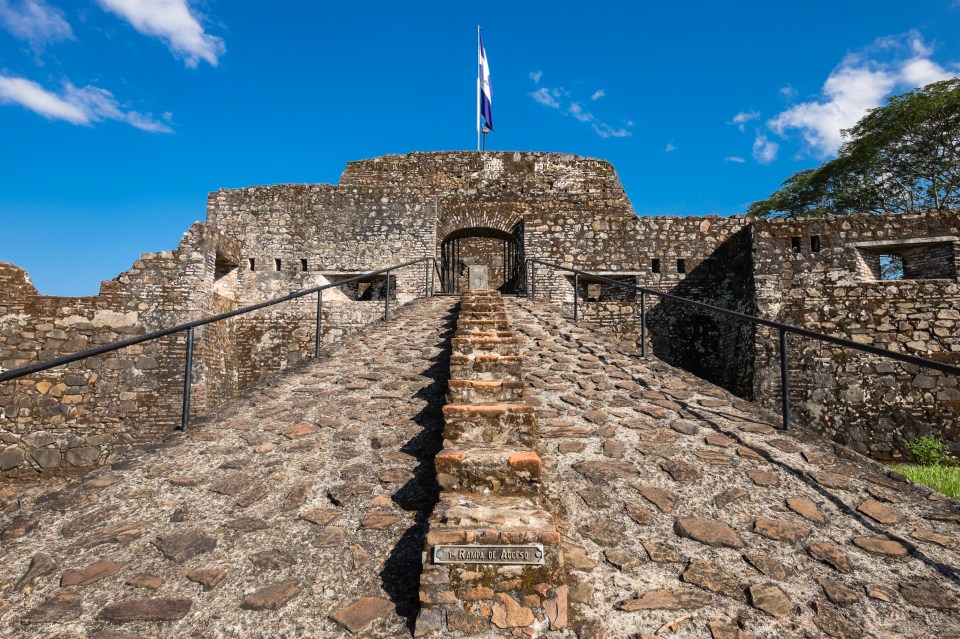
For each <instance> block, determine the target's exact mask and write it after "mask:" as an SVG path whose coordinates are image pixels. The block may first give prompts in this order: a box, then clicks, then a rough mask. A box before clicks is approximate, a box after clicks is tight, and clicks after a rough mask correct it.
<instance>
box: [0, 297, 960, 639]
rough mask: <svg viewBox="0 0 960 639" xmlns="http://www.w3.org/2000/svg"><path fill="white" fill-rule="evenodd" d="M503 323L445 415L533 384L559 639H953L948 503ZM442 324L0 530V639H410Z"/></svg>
mask: <svg viewBox="0 0 960 639" xmlns="http://www.w3.org/2000/svg"><path fill="white" fill-rule="evenodd" d="M504 302H505V307H506V314H507V315H508V316H509V318H510V325H509V328H510V329H511V330H513V331H514V332H515V333H516V334H517V335H516V337H517V340H518V341H519V344H518V348H517V353H518V354H517V355H509V354H507V355H499V354H494V353H490V354H489V355H482V356H481V354H477V355H476V356H475V357H473V358H472V359H470V358H467V360H462V359H461V360H458V359H456V358H455V359H454V361H453V362H452V366H453V370H454V371H458V376H459V377H460V378H461V379H471V375H472V376H473V377H472V379H476V380H486V381H494V377H495V376H494V373H496V376H497V377H498V378H499V379H501V380H505V383H504V384H503V386H502V387H501V388H499V389H494V388H488V387H485V386H484V385H482V384H481V385H469V386H463V387H461V389H460V390H451V392H452V393H461V395H459V396H458V397H460V398H461V399H470V398H473V399H472V400H471V401H481V400H483V399H484V398H485V397H488V395H486V394H487V393H505V395H496V396H497V397H501V398H503V397H506V398H507V399H510V398H511V395H510V393H512V392H515V390H514V389H515V386H514V385H512V384H507V383H506V382H508V381H515V382H516V381H522V385H523V393H524V402H525V403H527V404H529V405H531V406H533V408H534V411H535V413H534V418H535V422H536V424H537V425H538V431H537V437H538V442H537V444H536V446H535V450H536V452H538V453H539V455H540V457H541V459H542V474H541V481H540V482H539V483H538V484H537V486H538V488H539V491H540V492H539V493H538V495H539V500H540V503H541V504H542V505H543V507H544V510H546V511H548V512H549V513H550V515H551V517H552V521H553V523H554V525H556V526H557V527H558V529H559V533H560V536H561V537H560V547H561V549H562V551H563V562H564V568H565V576H566V584H567V587H568V588H569V620H568V628H569V630H567V631H566V632H568V633H569V632H576V633H577V635H578V636H579V637H581V638H583V639H587V638H598V637H609V638H611V639H613V638H624V639H625V638H628V637H630V638H632V637H640V638H643V637H650V636H656V637H689V638H712V639H728V638H731V639H732V638H737V639H741V638H742V637H750V638H753V639H760V638H780V637H803V638H807V637H809V638H821V637H853V638H857V637H876V638H900V637H904V638H917V639H919V638H929V637H936V638H937V639H949V638H951V637H954V638H956V637H960V609H958V606H960V587H958V585H957V583H958V577H957V572H958V567H960V505H958V504H957V502H954V501H951V500H947V499H945V498H943V497H942V496H940V495H937V494H935V493H931V491H930V490H929V489H925V488H923V487H919V486H916V485H914V484H910V483H909V482H907V481H906V480H904V479H903V478H901V477H898V476H897V475H895V474H891V473H888V472H887V471H886V469H885V468H884V467H883V466H881V465H879V464H875V463H873V462H870V461H868V460H865V459H864V458H862V457H860V456H858V455H855V454H853V453H851V452H849V451H847V450H846V449H843V448H841V447H834V446H832V445H830V444H829V443H825V442H823V441H822V440H820V439H815V438H812V437H807V436H805V435H803V434H795V435H794V434H784V433H782V432H780V431H777V430H775V429H774V428H773V425H774V423H775V421H774V420H773V419H771V418H770V417H769V415H767V414H765V413H762V412H760V411H758V410H757V409H756V407H755V406H753V405H752V404H749V403H747V402H743V401H740V400H738V399H737V398H735V397H733V396H731V395H730V394H728V393H726V392H725V391H723V390H720V389H718V388H716V387H714V386H712V385H710V384H707V383H706V382H703V381H702V380H699V379H697V378H695V377H693V376H690V375H688V374H686V373H683V372H682V371H678V370H676V369H673V368H671V367H669V366H667V365H665V364H663V363H662V362H659V361H657V360H655V359H649V360H641V359H640V358H639V357H638V355H637V353H635V352H633V351H631V350H629V349H627V348H625V347H620V346H618V345H616V344H615V342H613V341H612V340H611V338H610V336H609V335H608V334H606V333H604V332H602V331H600V330H599V329H596V328H591V327H589V326H587V325H582V326H579V327H577V326H575V325H573V324H572V323H571V322H570V321H568V320H567V319H565V318H563V317H561V316H560V314H559V313H558V312H557V311H556V309H554V308H553V307H550V306H546V305H543V304H542V303H537V304H536V305H533V304H531V303H530V302H528V301H526V300H513V299H510V298H507V299H505V300H504ZM452 311H453V307H452V302H451V301H448V300H446V299H434V300H429V301H421V302H416V303H413V304H411V305H408V306H407V307H404V309H403V310H402V311H401V312H400V313H398V314H397V316H396V318H395V320H394V321H392V322H391V323H390V324H387V325H382V324H381V325H377V326H374V327H371V328H370V329H369V330H368V331H367V332H365V333H364V334H363V335H360V336H357V337H354V338H352V339H350V340H348V341H346V342H344V343H343V344H341V345H339V346H336V347H334V348H333V352H331V353H330V355H331V356H330V357H327V358H325V359H322V360H320V361H318V362H314V363H309V364H306V365H304V366H302V367H300V368H298V369H295V370H291V371H290V372H288V373H287V374H285V375H283V376H282V377H280V378H278V379H277V380H276V381H275V382H273V383H271V384H269V385H264V386H260V387H258V388H257V389H254V391H253V392H252V393H250V394H249V395H248V396H247V397H246V398H241V399H238V400H235V401H234V403H233V404H231V405H230V406H228V407H225V408H224V409H223V410H222V412H221V414H220V415H218V416H216V418H214V419H210V420H207V422H206V423H204V424H201V425H198V427H197V429H196V430H194V431H191V432H190V433H188V434H187V435H185V436H181V437H178V438H175V439H174V440H172V441H170V442H168V443H166V444H163V445H159V446H156V447H154V449H153V450H151V451H144V452H142V453H141V454H139V455H138V456H137V457H134V458H132V459H129V460H126V461H122V462H119V463H117V464H114V466H113V467H112V468H109V469H104V470H102V471H98V472H97V473H95V474H92V475H90V476H88V477H87V478H86V479H85V480H84V481H83V483H82V484H78V485H74V486H71V487H69V488H67V489H65V490H62V491H59V492H56V493H53V494H49V495H46V496H44V497H41V498H39V499H36V501H35V502H34V501H32V499H31V498H29V497H26V496H25V497H24V501H23V503H22V505H21V507H20V509H19V510H18V511H16V512H14V511H13V509H9V510H8V511H7V512H5V514H3V515H0V531H2V532H0V637H3V638H6V637H30V638H34V637H36V638H39V637H44V638H47V637H57V638H61V639H68V638H70V639H73V638H79V637H85V638H88V639H131V638H137V639H141V638H152V637H311V636H312V637H334V638H336V637H344V636H366V637H402V636H410V633H411V632H412V630H413V620H414V619H415V618H416V615H417V614H418V612H419V604H418V601H417V598H418V592H419V586H420V583H421V580H420V572H421V570H422V567H423V559H422V551H423V549H424V547H425V543H426V534H427V527H428V521H429V518H430V517H431V516H432V513H434V512H438V511H439V509H435V507H434V506H435V504H436V503H437V500H438V498H439V494H440V490H439V486H438V484H437V476H436V474H435V473H436V471H435V466H434V456H435V454H436V453H437V452H438V451H439V450H440V448H441V439H440V431H441V429H442V427H443V425H442V417H441V408H442V406H443V401H444V398H443V393H444V391H445V389H446V386H447V384H446V375H447V370H448V361H447V360H448V359H449V357H448V345H449V338H450V336H451V334H452V331H453V314H452ZM480 321H481V324H478V325H477V326H475V327H474V328H476V329H477V330H494V331H496V330H501V328H500V327H498V326H496V325H495V323H494V324H493V325H491V324H483V323H482V322H484V321H485V320H480ZM520 353H522V355H523V359H522V361H521V359H520V356H519V354H520ZM498 401H500V400H498ZM510 401H513V400H512V399H510ZM521 443H522V442H521ZM476 469H478V471H484V467H483V465H482V464H481V465H478V466H476ZM486 472H487V471H484V472H483V473H480V472H465V473H464V474H463V475H462V477H463V480H464V481H467V482H473V481H480V480H481V479H483V477H484V476H485V473H486ZM504 477H505V478H508V479H509V477H511V476H510V475H505V476H504ZM516 479H517V481H521V480H522V479H524V478H523V477H520V476H517V477H516ZM14 505H15V504H14ZM61 584H62V585H61ZM516 631H517V633H519V635H520V636H524V635H523V630H520V629H519V628H517V629H516ZM498 632H502V631H499V630H498ZM447 634H449V632H447ZM438 636H446V635H443V634H438ZM476 636H479V635H476ZM546 636H548V637H549V636H557V635H556V633H555V632H554V631H551V630H547V631H546Z"/></svg>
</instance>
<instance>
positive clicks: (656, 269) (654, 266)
mask: <svg viewBox="0 0 960 639" xmlns="http://www.w3.org/2000/svg"><path fill="white" fill-rule="evenodd" d="M650 268H651V269H653V272H654V273H659V272H660V260H658V259H655V260H653V261H652V262H651V263H650Z"/></svg>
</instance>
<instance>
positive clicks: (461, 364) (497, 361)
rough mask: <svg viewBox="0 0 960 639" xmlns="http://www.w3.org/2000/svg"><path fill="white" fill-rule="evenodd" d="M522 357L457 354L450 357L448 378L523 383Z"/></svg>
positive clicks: (490, 354) (492, 354) (491, 354)
mask: <svg viewBox="0 0 960 639" xmlns="http://www.w3.org/2000/svg"><path fill="white" fill-rule="evenodd" d="M522 367H523V357H521V356H520V355H497V354H495V353H476V354H458V353H454V354H453V355H451V356H450V377H451V378H455V379H461V380H466V379H485V380H503V381H516V382H519V381H523V372H522Z"/></svg>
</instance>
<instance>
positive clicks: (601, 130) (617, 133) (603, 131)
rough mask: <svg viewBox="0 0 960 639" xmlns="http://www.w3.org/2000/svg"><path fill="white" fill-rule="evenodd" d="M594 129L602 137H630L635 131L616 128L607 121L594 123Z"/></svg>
mask: <svg viewBox="0 0 960 639" xmlns="http://www.w3.org/2000/svg"><path fill="white" fill-rule="evenodd" d="M593 130H594V131H595V132H596V134H597V135H599V136H600V137H601V138H628V137H630V136H631V135H633V133H630V131H628V130H626V129H624V128H622V127H621V128H619V129H615V128H613V127H612V126H610V125H609V124H607V123H605V122H601V123H599V124H594V125H593Z"/></svg>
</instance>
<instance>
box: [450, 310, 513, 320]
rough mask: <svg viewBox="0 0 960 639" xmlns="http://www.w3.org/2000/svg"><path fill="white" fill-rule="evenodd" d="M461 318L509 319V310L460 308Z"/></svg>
mask: <svg viewBox="0 0 960 639" xmlns="http://www.w3.org/2000/svg"><path fill="white" fill-rule="evenodd" d="M459 318H460V319H499V320H504V321H506V320H507V312H506V311H505V310H502V309H501V310H494V311H465V310H463V309H460V315H459Z"/></svg>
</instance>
